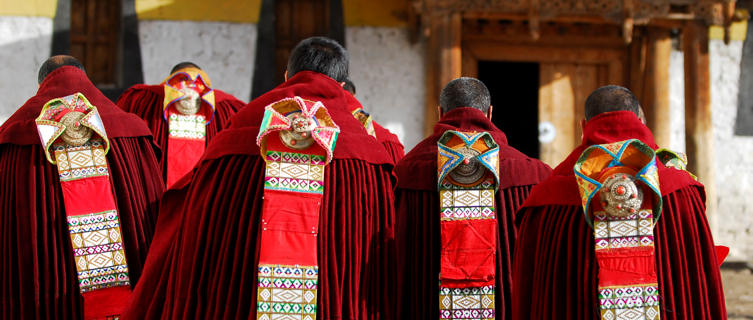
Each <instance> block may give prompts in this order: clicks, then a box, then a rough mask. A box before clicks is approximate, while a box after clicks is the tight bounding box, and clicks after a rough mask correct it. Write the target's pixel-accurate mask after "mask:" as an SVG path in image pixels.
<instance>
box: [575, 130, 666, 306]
mask: <svg viewBox="0 0 753 320" xmlns="http://www.w3.org/2000/svg"><path fill="white" fill-rule="evenodd" d="M573 170H574V171H575V178H576V180H577V182H578V187H579V191H580V195H581V200H582V205H583V212H584V214H585V216H586V221H587V223H588V224H589V225H591V226H592V227H593V229H594V241H595V254H596V260H597V262H598V265H599V275H598V279H599V300H600V309H601V318H602V319H614V320H621V319H659V317H660V316H659V286H658V282H657V277H656V259H655V257H654V251H655V250H654V233H653V228H654V225H655V223H656V222H657V221H658V219H659V217H660V215H661V208H662V199H661V192H660V191H659V175H658V173H657V167H656V156H655V154H654V151H653V150H652V149H651V148H650V147H649V146H647V145H646V144H644V143H643V142H641V141H640V140H636V139H631V140H625V141H621V142H616V143H611V144H604V145H594V146H591V147H588V148H587V149H586V150H585V151H583V154H581V156H580V158H579V159H578V161H577V162H576V164H575V167H574V168H573ZM594 199H596V201H594Z"/></svg>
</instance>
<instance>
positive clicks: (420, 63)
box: [345, 27, 426, 152]
mask: <svg viewBox="0 0 753 320" xmlns="http://www.w3.org/2000/svg"><path fill="white" fill-rule="evenodd" d="M345 37H346V39H345V43H346V45H347V48H348V52H349V53H350V76H351V79H352V80H353V83H355V85H356V97H357V98H358V100H359V101H361V103H362V104H363V107H364V109H365V110H366V111H368V112H370V113H371V114H372V115H373V117H374V119H375V120H376V121H377V122H379V123H380V124H381V125H383V126H385V127H387V129H389V130H390V131H392V132H393V133H395V134H396V135H397V136H398V138H400V141H402V142H403V144H404V145H405V151H406V152H407V151H408V150H410V149H411V148H413V146H415V145H416V144H417V143H418V142H419V141H421V140H422V139H423V126H424V107H425V101H426V89H425V87H426V81H424V78H425V72H424V60H423V56H424V54H423V53H424V46H423V44H421V43H418V44H411V43H410V41H408V30H407V29H405V28H385V27H347V28H346V33H345Z"/></svg>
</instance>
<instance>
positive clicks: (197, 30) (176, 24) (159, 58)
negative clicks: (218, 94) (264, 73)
mask: <svg viewBox="0 0 753 320" xmlns="http://www.w3.org/2000/svg"><path fill="white" fill-rule="evenodd" d="M139 40H140V42H141V59H142V62H143V66H144V81H145V82H146V83H148V84H156V83H160V82H162V80H164V79H165V78H166V77H167V76H168V75H169V74H170V69H172V67H173V66H174V65H175V64H177V63H179V62H182V61H191V62H194V63H196V64H197V65H199V66H200V67H201V68H202V69H203V70H204V71H205V72H206V73H207V74H208V75H209V78H211V79H212V87H214V88H217V89H220V90H222V91H225V92H228V93H230V94H232V95H234V96H235V97H236V98H238V99H240V100H243V101H248V99H249V98H250V96H251V78H252V76H253V68H254V57H255V55H256V24H251V23H227V22H196V21H164V20H141V21H139Z"/></svg>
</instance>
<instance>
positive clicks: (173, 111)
mask: <svg viewBox="0 0 753 320" xmlns="http://www.w3.org/2000/svg"><path fill="white" fill-rule="evenodd" d="M117 104H118V106H119V107H121V108H123V110H125V111H128V112H131V113H134V114H136V115H137V116H139V117H141V118H142V119H144V121H146V123H147V126H148V127H149V129H151V131H152V135H154V139H155V141H156V142H157V144H158V145H159V146H160V147H161V148H162V157H161V158H160V159H159V160H160V166H161V168H162V178H163V179H164V180H165V183H166V184H167V186H168V187H169V186H171V185H173V184H174V183H175V182H176V181H177V180H178V179H180V178H181V177H182V176H183V175H184V174H186V173H187V172H188V171H189V170H191V168H193V166H194V165H195V164H196V162H197V161H198V160H199V158H200V157H201V155H202V154H203V153H204V148H205V146H206V144H207V143H209V141H210V140H212V138H213V137H214V136H215V135H217V133H218V132H219V131H220V130H222V129H223V128H224V127H225V126H227V123H228V120H229V119H230V117H231V116H232V115H234V114H235V113H236V112H237V111H238V109H240V108H241V107H242V106H244V105H245V103H244V102H242V101H240V100H238V99H236V98H235V97H233V96H232V95H230V94H228V93H225V92H223V91H221V90H219V89H214V88H212V84H211V80H210V79H209V76H208V75H207V74H206V73H205V72H204V71H203V70H201V68H199V67H198V66H197V65H196V64H194V63H192V62H181V63H179V64H177V65H176V66H175V67H173V69H172V70H171V71H170V76H168V77H167V78H166V79H165V80H164V81H163V82H162V83H161V84H158V85H145V84H137V85H135V86H133V87H131V88H130V89H128V90H127V91H126V92H125V93H123V95H122V96H120V99H118V102H117Z"/></svg>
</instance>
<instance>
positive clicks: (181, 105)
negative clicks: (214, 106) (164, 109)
mask: <svg viewBox="0 0 753 320" xmlns="http://www.w3.org/2000/svg"><path fill="white" fill-rule="evenodd" d="M180 92H182V93H183V94H184V96H183V99H180V100H178V102H177V103H176V104H175V109H176V110H178V112H180V113H182V114H185V115H192V114H196V113H197V112H199V107H200V106H201V101H200V99H199V93H198V92H196V90H194V89H192V88H182V89H180Z"/></svg>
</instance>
